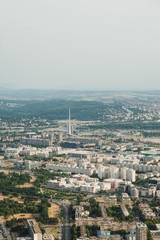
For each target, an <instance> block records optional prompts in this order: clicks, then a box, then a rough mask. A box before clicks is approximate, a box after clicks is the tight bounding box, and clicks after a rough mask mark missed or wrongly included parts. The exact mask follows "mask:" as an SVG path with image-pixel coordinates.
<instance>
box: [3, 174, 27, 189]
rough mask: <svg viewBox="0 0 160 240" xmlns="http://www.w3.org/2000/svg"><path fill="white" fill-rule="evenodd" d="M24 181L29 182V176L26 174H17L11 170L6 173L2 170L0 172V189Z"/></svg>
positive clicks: (21, 183)
mask: <svg viewBox="0 0 160 240" xmlns="http://www.w3.org/2000/svg"><path fill="white" fill-rule="evenodd" d="M26 182H30V176H29V175H28V174H18V173H15V172H13V173H9V174H8V175H6V174H4V173H3V172H1V173H0V189H3V188H5V187H15V186H16V185H23V184H24V183H26Z"/></svg>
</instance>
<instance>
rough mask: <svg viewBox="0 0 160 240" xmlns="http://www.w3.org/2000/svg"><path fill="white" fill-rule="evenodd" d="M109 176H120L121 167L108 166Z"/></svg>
mask: <svg viewBox="0 0 160 240" xmlns="http://www.w3.org/2000/svg"><path fill="white" fill-rule="evenodd" d="M108 178H116V179H118V178H119V168H117V167H109V168H108Z"/></svg>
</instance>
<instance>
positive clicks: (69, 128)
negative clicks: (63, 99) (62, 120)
mask: <svg viewBox="0 0 160 240" xmlns="http://www.w3.org/2000/svg"><path fill="white" fill-rule="evenodd" d="M71 135H72V126H71V110H70V108H69V119H68V136H71Z"/></svg>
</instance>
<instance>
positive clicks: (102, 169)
mask: <svg viewBox="0 0 160 240" xmlns="http://www.w3.org/2000/svg"><path fill="white" fill-rule="evenodd" d="M98 177H99V178H100V179H102V178H106V177H107V168H106V167H104V166H102V165H99V166H98Z"/></svg>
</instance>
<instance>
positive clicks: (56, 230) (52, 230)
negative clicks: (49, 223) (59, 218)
mask: <svg viewBox="0 0 160 240" xmlns="http://www.w3.org/2000/svg"><path fill="white" fill-rule="evenodd" d="M47 231H48V232H49V233H50V234H52V235H53V236H54V237H55V238H59V228H47Z"/></svg>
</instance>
